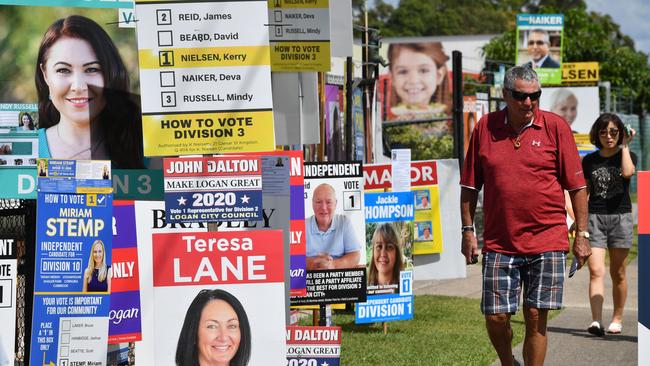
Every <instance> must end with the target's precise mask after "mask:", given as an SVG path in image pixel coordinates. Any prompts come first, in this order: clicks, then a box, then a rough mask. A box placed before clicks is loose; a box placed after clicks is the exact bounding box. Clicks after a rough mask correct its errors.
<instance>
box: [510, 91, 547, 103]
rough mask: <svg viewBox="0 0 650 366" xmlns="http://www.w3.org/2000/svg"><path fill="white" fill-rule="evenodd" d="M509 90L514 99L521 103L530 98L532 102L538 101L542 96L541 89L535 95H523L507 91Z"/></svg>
mask: <svg viewBox="0 0 650 366" xmlns="http://www.w3.org/2000/svg"><path fill="white" fill-rule="evenodd" d="M507 90H508V91H509V92H510V95H512V97H513V98H515V99H517V100H520V101H524V100H526V98H530V100H531V101H533V100H537V99H539V97H540V96H541V95H542V90H541V89H540V90H538V91H536V92H534V93H522V92H518V91H516V90H512V89H507Z"/></svg>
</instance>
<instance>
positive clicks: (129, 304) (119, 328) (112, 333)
mask: <svg viewBox="0 0 650 366" xmlns="http://www.w3.org/2000/svg"><path fill="white" fill-rule="evenodd" d="M113 219H114V222H113V251H112V256H113V265H112V266H111V269H112V275H113V276H112V277H111V281H112V282H111V307H110V312H109V314H108V320H109V328H108V344H119V343H125V342H135V341H139V340H141V339H142V332H141V328H142V327H141V323H140V314H141V309H140V276H139V272H140V271H139V267H138V241H137V237H136V230H135V207H134V204H133V202H130V201H114V202H113Z"/></svg>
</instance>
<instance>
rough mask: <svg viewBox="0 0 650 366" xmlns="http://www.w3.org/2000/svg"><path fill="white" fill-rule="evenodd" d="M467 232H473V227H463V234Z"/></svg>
mask: <svg viewBox="0 0 650 366" xmlns="http://www.w3.org/2000/svg"><path fill="white" fill-rule="evenodd" d="M468 231H471V232H474V226H473V225H467V226H463V233H466V232H468Z"/></svg>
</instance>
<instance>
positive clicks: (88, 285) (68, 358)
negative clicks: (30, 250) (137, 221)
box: [30, 192, 112, 365]
mask: <svg viewBox="0 0 650 366" xmlns="http://www.w3.org/2000/svg"><path fill="white" fill-rule="evenodd" d="M37 205H38V206H37V207H38V210H37V225H36V243H37V247H36V270H35V278H36V280H35V283H34V314H33V323H32V346H31V355H30V359H31V360H32V362H36V360H38V362H41V361H43V363H44V364H49V363H50V362H53V363H54V364H56V365H63V364H73V363H74V362H81V363H79V364H83V365H91V364H99V363H93V362H105V360H106V349H107V343H108V313H109V295H108V294H109V291H110V266H111V242H112V235H111V226H112V224H111V222H112V194H70V193H47V192H39V193H38V200H37ZM86 274H88V276H86Z"/></svg>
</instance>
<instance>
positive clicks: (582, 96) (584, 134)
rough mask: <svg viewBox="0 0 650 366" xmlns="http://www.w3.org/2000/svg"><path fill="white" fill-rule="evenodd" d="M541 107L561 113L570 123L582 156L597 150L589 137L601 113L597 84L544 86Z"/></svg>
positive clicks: (540, 100)
mask: <svg viewBox="0 0 650 366" xmlns="http://www.w3.org/2000/svg"><path fill="white" fill-rule="evenodd" d="M539 107H540V108H542V109H544V110H546V111H551V112H553V113H555V114H557V115H559V116H560V117H562V118H563V119H564V120H565V121H566V122H567V123H568V124H569V126H570V127H571V131H573V138H574V139H575V140H576V145H577V147H578V153H579V154H580V156H585V155H587V154H589V153H591V152H594V151H596V150H597V149H596V146H594V144H592V143H591V138H590V137H589V131H591V126H592V125H593V124H594V122H595V121H596V119H597V118H598V116H599V115H600V96H599V93H598V87H597V86H570V87H569V86H564V87H554V88H551V87H544V88H542V96H541V97H540V98H539Z"/></svg>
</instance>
